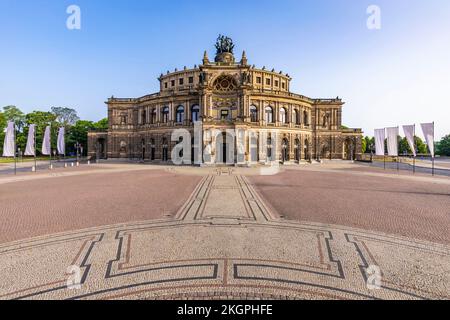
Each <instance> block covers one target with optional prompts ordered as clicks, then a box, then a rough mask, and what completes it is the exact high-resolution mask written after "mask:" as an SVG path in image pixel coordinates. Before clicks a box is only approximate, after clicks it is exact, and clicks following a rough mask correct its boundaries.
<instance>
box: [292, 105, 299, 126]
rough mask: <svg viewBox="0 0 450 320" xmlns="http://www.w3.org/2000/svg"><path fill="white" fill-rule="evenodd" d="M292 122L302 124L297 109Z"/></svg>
mask: <svg viewBox="0 0 450 320" xmlns="http://www.w3.org/2000/svg"><path fill="white" fill-rule="evenodd" d="M292 121H293V122H294V123H295V124H296V125H299V124H300V116H299V113H298V110H297V109H294V112H293V113H292Z"/></svg>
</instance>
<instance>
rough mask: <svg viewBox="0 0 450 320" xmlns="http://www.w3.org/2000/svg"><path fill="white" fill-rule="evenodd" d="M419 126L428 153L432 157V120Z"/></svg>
mask: <svg viewBox="0 0 450 320" xmlns="http://www.w3.org/2000/svg"><path fill="white" fill-rule="evenodd" d="M421 126H422V131H423V135H424V136H425V141H426V142H427V145H428V149H429V150H430V154H431V156H432V157H433V158H434V122H433V123H422V124H421Z"/></svg>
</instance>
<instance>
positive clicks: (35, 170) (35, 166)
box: [34, 126, 37, 172]
mask: <svg viewBox="0 0 450 320" xmlns="http://www.w3.org/2000/svg"><path fill="white" fill-rule="evenodd" d="M36 145H37V142H36V126H34V172H37V161H36V153H37V149H36Z"/></svg>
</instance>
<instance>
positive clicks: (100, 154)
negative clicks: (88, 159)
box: [96, 138, 106, 159]
mask: <svg viewBox="0 0 450 320" xmlns="http://www.w3.org/2000/svg"><path fill="white" fill-rule="evenodd" d="M96 156H97V159H106V140H105V139H104V138H100V139H98V140H97V154H96Z"/></svg>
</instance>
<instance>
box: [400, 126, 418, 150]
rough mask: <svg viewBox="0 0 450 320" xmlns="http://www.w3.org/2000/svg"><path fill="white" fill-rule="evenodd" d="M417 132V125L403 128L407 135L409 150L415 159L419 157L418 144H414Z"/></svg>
mask: <svg viewBox="0 0 450 320" xmlns="http://www.w3.org/2000/svg"><path fill="white" fill-rule="evenodd" d="M415 131H416V125H414V124H413V125H411V126H403V132H404V133H405V137H406V140H407V141H408V144H409V148H410V149H411V150H412V152H413V155H414V157H415V156H417V152H416V143H415V142H414V132H415Z"/></svg>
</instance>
